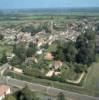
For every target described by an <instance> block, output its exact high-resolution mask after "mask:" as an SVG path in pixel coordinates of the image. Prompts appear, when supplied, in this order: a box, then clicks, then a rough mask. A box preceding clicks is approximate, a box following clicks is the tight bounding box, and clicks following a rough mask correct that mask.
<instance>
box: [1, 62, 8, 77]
mask: <svg viewBox="0 0 99 100" xmlns="http://www.w3.org/2000/svg"><path fill="white" fill-rule="evenodd" d="M9 67H10V65H9V64H8V63H6V64H4V65H2V66H1V67H0V75H1V76H3V73H4V71H5V70H7V69H8V68H9Z"/></svg>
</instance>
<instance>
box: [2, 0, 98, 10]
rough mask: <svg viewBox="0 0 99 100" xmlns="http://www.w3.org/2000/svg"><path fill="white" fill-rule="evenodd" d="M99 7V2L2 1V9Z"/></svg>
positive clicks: (63, 0)
mask: <svg viewBox="0 0 99 100" xmlns="http://www.w3.org/2000/svg"><path fill="white" fill-rule="evenodd" d="M68 7H70V8H71V7H73V8H74V7H99V0H0V9H15V8H68Z"/></svg>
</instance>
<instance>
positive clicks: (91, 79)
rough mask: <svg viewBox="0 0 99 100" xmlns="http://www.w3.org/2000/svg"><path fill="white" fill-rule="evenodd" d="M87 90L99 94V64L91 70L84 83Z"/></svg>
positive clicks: (95, 64)
mask: <svg viewBox="0 0 99 100" xmlns="http://www.w3.org/2000/svg"><path fill="white" fill-rule="evenodd" d="M84 87H85V88H86V89H91V90H95V91H98V92H99V62H96V63H94V64H93V65H92V66H91V69H90V70H89V73H88V75H87V77H86V80H85V82H84Z"/></svg>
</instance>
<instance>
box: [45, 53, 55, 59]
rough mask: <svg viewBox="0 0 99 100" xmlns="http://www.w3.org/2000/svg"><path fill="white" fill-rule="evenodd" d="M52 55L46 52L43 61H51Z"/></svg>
mask: <svg viewBox="0 0 99 100" xmlns="http://www.w3.org/2000/svg"><path fill="white" fill-rule="evenodd" d="M53 58H54V57H53V55H52V53H50V52H47V53H45V54H44V59H45V60H53Z"/></svg>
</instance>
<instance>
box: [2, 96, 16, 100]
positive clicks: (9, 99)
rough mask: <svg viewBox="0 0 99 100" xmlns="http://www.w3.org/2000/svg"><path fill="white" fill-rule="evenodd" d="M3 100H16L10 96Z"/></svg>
mask: <svg viewBox="0 0 99 100" xmlns="http://www.w3.org/2000/svg"><path fill="white" fill-rule="evenodd" d="M3 100H16V98H15V97H14V96H12V95H6V96H5V98H4V99H3Z"/></svg>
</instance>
